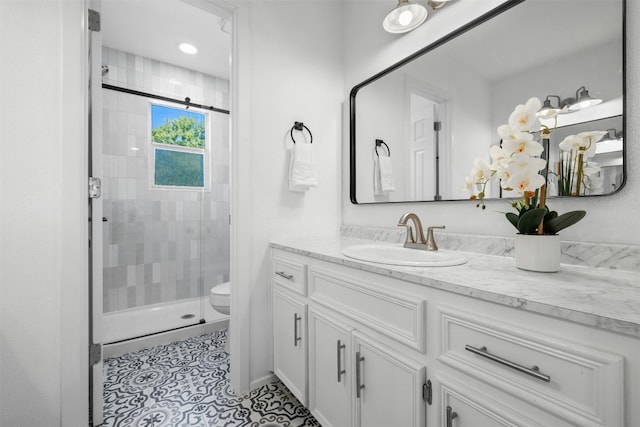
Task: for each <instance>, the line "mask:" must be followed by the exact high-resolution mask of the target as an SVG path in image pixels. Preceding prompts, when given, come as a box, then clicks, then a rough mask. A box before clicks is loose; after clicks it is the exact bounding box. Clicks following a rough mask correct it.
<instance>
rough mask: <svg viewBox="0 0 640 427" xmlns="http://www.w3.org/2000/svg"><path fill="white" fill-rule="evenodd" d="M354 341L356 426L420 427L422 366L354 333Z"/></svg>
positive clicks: (423, 406)
mask: <svg viewBox="0 0 640 427" xmlns="http://www.w3.org/2000/svg"><path fill="white" fill-rule="evenodd" d="M353 337H354V346H353V348H354V350H355V351H354V356H353V360H354V372H355V375H356V378H355V388H356V390H355V394H356V425H357V426H358V427H389V426H394V427H421V426H423V425H424V417H425V402H424V400H423V399H422V386H423V384H424V383H425V367H424V365H422V364H420V363H418V362H417V361H415V360H411V359H408V358H405V357H403V356H402V354H401V353H400V352H398V351H395V350H392V349H391V348H387V347H385V346H383V345H381V344H379V343H376V342H375V341H373V340H371V339H370V338H367V337H365V336H363V335H361V334H359V333H357V332H354V333H353Z"/></svg>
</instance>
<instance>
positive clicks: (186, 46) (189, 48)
mask: <svg viewBox="0 0 640 427" xmlns="http://www.w3.org/2000/svg"><path fill="white" fill-rule="evenodd" d="M178 47H179V48H180V50H181V51H183V52H184V53H188V54H189V55H195V54H196V53H198V48H197V47H195V46H194V45H192V44H190V43H180V44H179V45H178Z"/></svg>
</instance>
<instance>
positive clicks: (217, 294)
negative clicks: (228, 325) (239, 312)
mask: <svg viewBox="0 0 640 427" xmlns="http://www.w3.org/2000/svg"><path fill="white" fill-rule="evenodd" d="M209 304H211V307H213V309H214V310H215V311H217V312H218V313H222V314H231V283H229V282H224V283H222V284H220V285H216V286H214V287H212V288H211V293H210V294H209Z"/></svg>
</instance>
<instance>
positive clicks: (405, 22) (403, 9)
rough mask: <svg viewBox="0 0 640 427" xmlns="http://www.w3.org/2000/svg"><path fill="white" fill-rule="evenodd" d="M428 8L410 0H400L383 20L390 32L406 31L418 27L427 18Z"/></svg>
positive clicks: (384, 25) (385, 27) (383, 24)
mask: <svg viewBox="0 0 640 427" xmlns="http://www.w3.org/2000/svg"><path fill="white" fill-rule="evenodd" d="M427 15H428V12H427V8H426V7H424V6H422V5H420V4H417V3H412V2H411V1H410V0H398V4H397V5H396V7H395V8H393V10H392V11H391V12H389V13H388V14H387V16H386V17H385V18H384V20H383V21H382V27H383V28H384V29H385V30H386V31H387V32H389V33H394V34H398V33H406V32H409V31H411V30H413V29H415V28H418V27H419V26H420V25H421V24H422V23H423V22H424V21H425V20H426V19H427Z"/></svg>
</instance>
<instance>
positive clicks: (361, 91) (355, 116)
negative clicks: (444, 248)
mask: <svg viewBox="0 0 640 427" xmlns="http://www.w3.org/2000/svg"><path fill="white" fill-rule="evenodd" d="M625 6H626V0H580V1H578V0H553V1H549V0H511V1H507V2H505V3H503V4H501V5H500V6H498V7H497V8H495V9H493V10H491V11H490V12H488V13H486V14H485V15H482V16H480V17H478V18H477V19H475V20H474V21H472V22H470V23H468V24H467V25H465V26H463V27H461V28H459V29H457V30H456V31H453V32H452V33H450V34H448V35H447V36H445V37H443V38H442V39H440V40H437V41H436V42H434V43H432V44H430V45H428V46H426V47H425V48H423V49H421V50H419V51H418V52H416V53H414V54H413V55H411V56H409V57H407V58H405V59H403V60H402V61H399V62H398V63H396V64H394V65H392V66H390V67H388V68H387V69H385V70H382V71H381V72H379V73H377V74H375V75H374V76H372V77H370V78H369V79H367V80H365V81H363V82H362V83H360V84H358V85H356V86H354V87H353V89H352V90H351V95H350V198H351V202H352V203H355V204H367V203H393V202H418V201H420V202H421V201H440V200H464V199H468V197H469V195H470V193H469V191H468V190H467V189H465V178H466V176H468V175H469V172H470V170H471V168H472V166H473V162H474V160H475V159H478V158H480V159H484V160H486V161H487V162H490V158H489V147H490V146H491V145H494V144H499V143H500V138H499V136H498V135H497V131H496V130H497V128H498V127H499V126H500V125H501V124H503V123H505V122H506V121H507V119H508V117H509V114H510V113H511V112H512V111H513V109H514V107H515V106H516V105H518V104H522V103H524V102H525V101H526V100H527V99H529V98H530V97H538V98H539V99H540V100H541V101H543V102H546V103H548V104H549V105H551V106H553V107H557V108H558V109H560V108H561V107H564V108H563V109H562V111H561V113H560V114H557V116H556V117H557V118H555V119H549V120H544V119H543V120H541V122H542V123H543V124H545V125H547V126H549V127H551V128H553V132H552V143H551V147H557V144H558V142H559V141H556V142H555V145H554V140H558V139H559V138H560V137H561V136H563V135H566V134H567V132H574V133H579V132H583V131H588V130H602V131H606V136H605V137H603V138H602V140H601V141H599V142H598V150H597V153H596V155H595V156H594V157H593V158H592V159H590V161H591V165H592V166H594V169H593V170H595V171H596V172H594V175H593V179H592V181H591V182H592V185H590V186H589V189H588V191H584V190H583V192H582V193H581V194H580V196H584V197H589V196H602V195H609V194H613V193H615V192H617V191H619V190H620V189H621V188H622V187H623V186H624V183H625V179H626V168H625V159H626V154H625V153H626V149H625V140H624V136H625V130H626V125H625V124H626V120H625V59H624V52H625V51H624V48H625V46H624V43H625V42H624V41H625ZM585 94H586V95H589V96H590V97H592V98H598V99H601V100H602V102H601V103H599V104H597V105H595V106H591V107H588V108H582V109H578V108H577V107H575V108H571V109H570V108H569V107H571V106H572V105H574V106H576V105H577V101H578V100H579V98H583V97H584V95H585ZM600 128H601V129H600ZM381 142H383V143H384V144H385V145H386V146H387V147H388V148H389V149H388V150H382V151H381V150H380V149H378V150H377V151H376V147H380V146H381ZM556 150H557V149H556ZM381 153H382V154H381ZM387 153H391V155H387ZM549 156H550V163H549V167H550V170H551V171H554V170H555V168H557V167H558V166H557V164H556V163H557V160H554V158H555V159H558V158H559V157H560V154H558V153H555V154H554V153H553V152H551V151H550V153H549ZM551 176H552V177H553V176H554V174H553V173H552V174H551ZM508 196H509V195H508V194H502V192H501V191H500V188H499V185H496V186H495V187H493V188H490V189H489V190H488V194H487V198H500V197H508ZM551 196H556V197H562V196H563V194H562V192H561V191H556V192H555V193H553V191H552V194H551ZM574 196H575V194H574Z"/></svg>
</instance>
